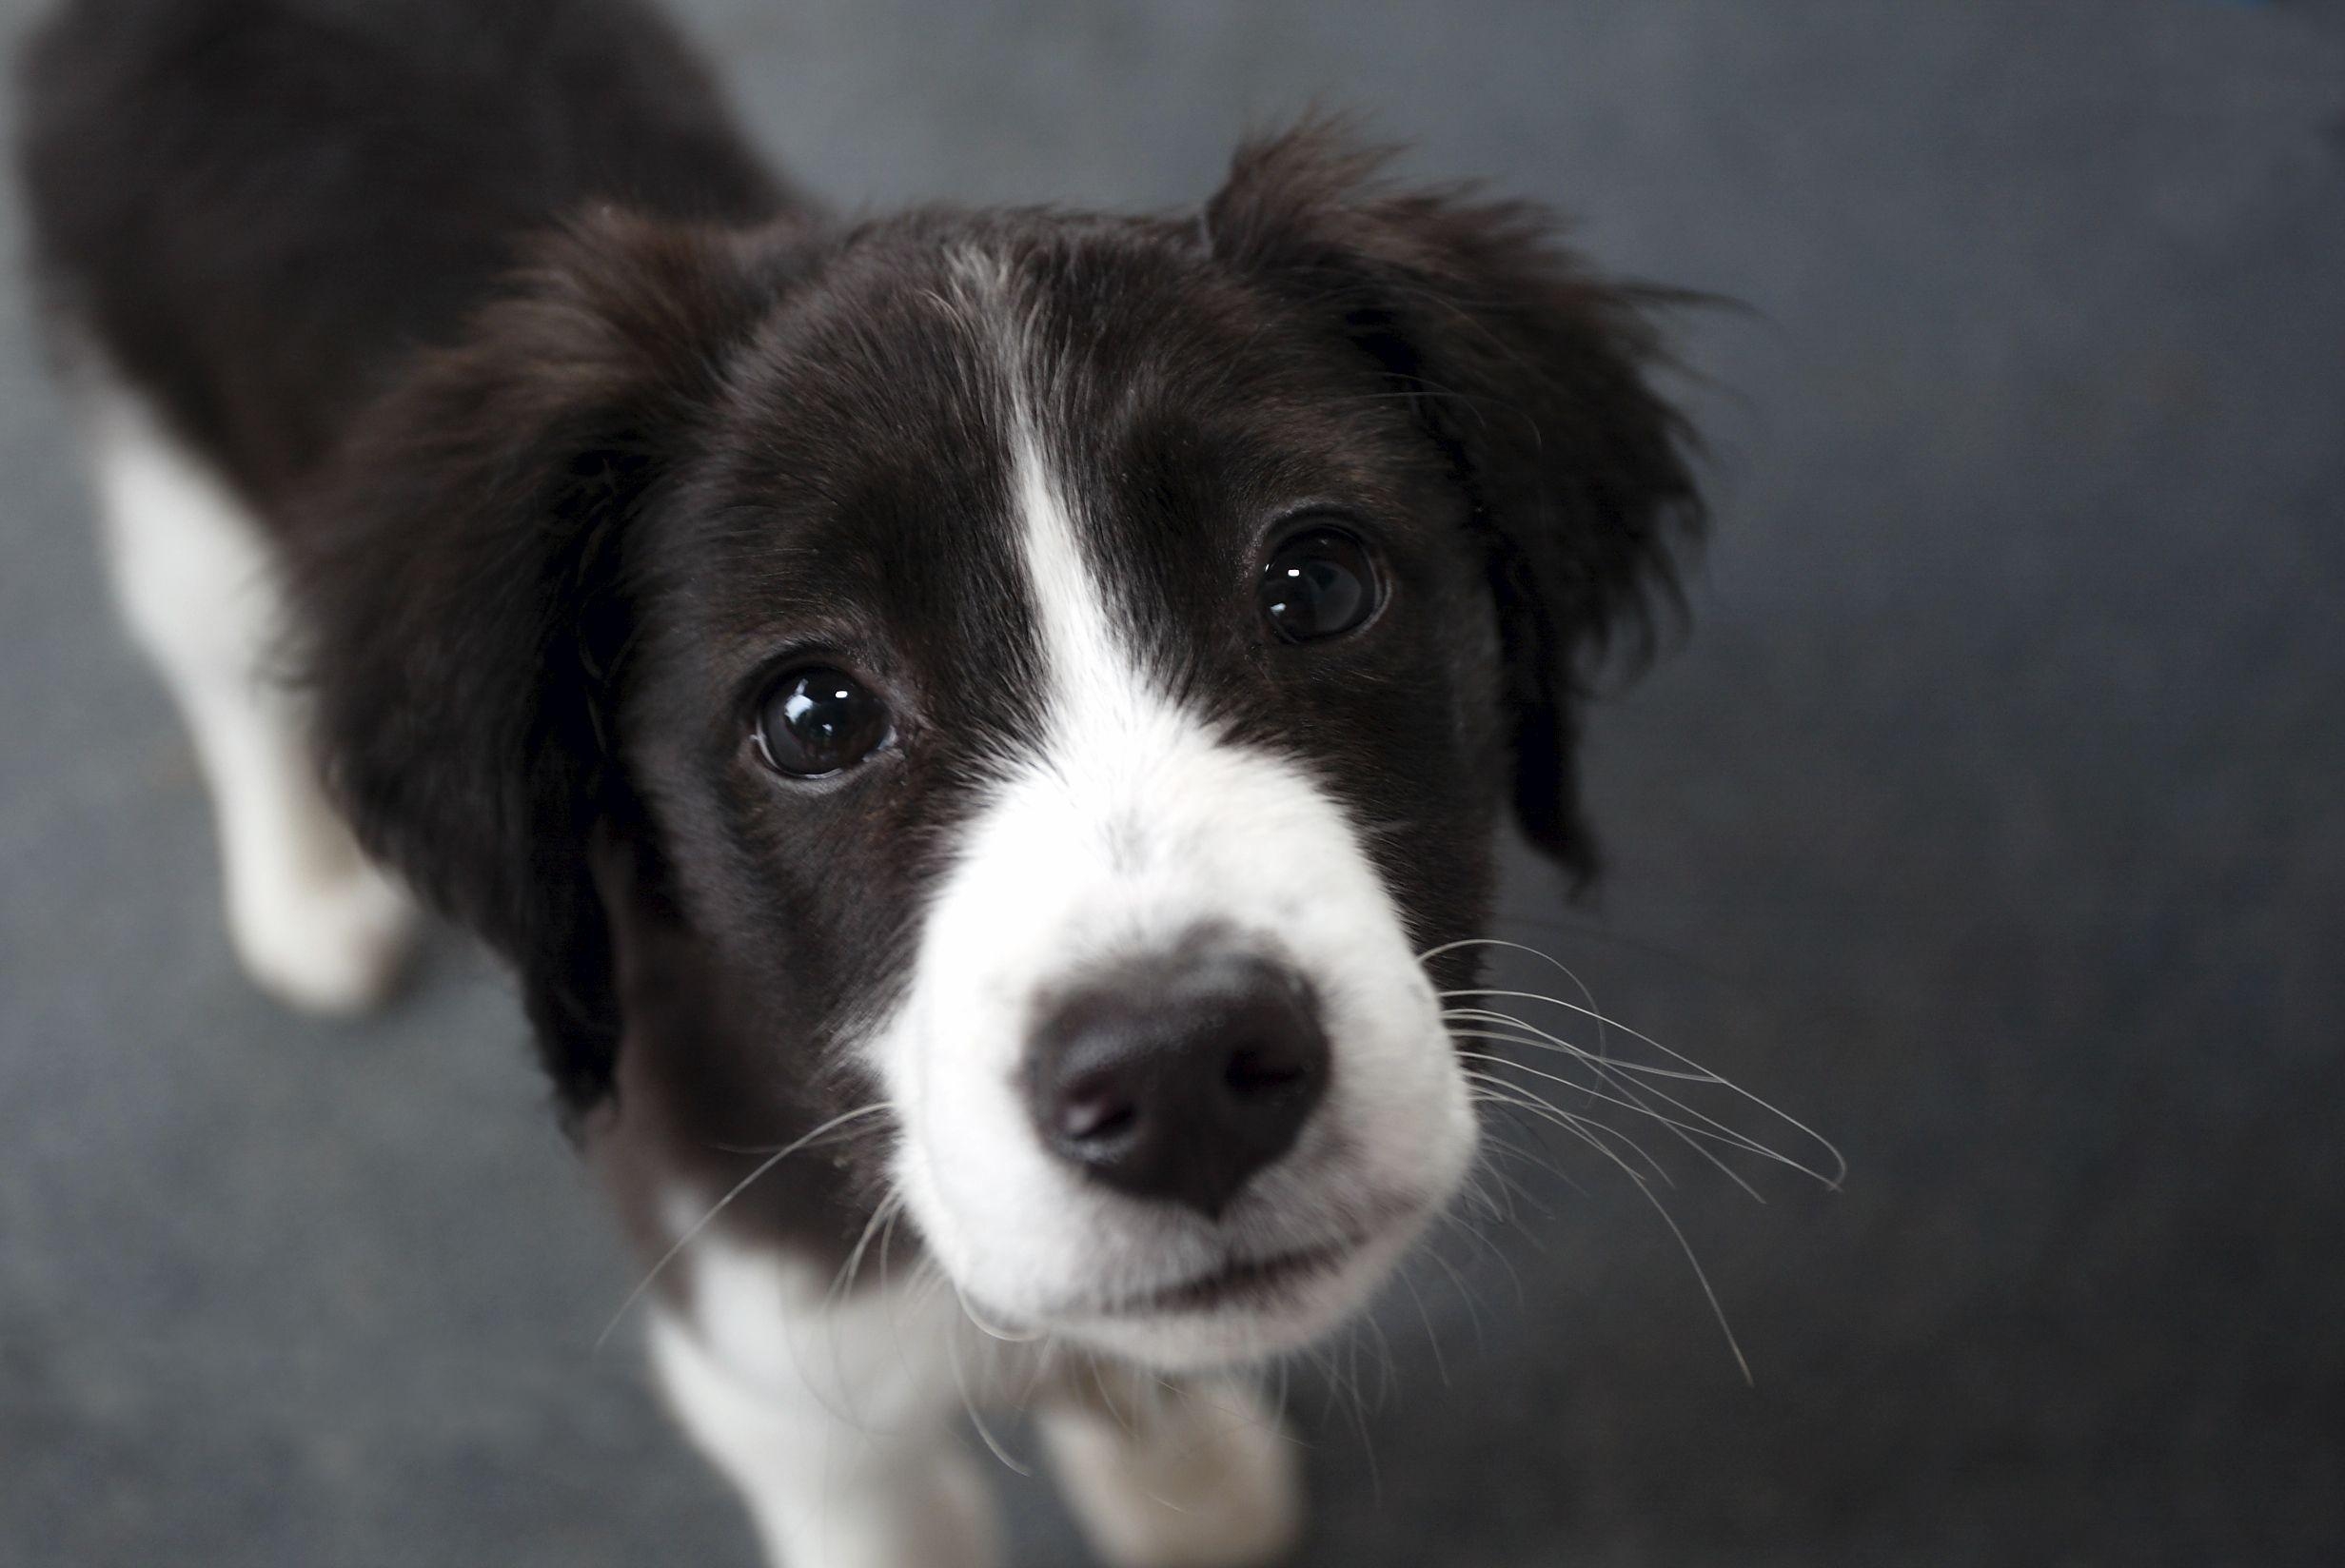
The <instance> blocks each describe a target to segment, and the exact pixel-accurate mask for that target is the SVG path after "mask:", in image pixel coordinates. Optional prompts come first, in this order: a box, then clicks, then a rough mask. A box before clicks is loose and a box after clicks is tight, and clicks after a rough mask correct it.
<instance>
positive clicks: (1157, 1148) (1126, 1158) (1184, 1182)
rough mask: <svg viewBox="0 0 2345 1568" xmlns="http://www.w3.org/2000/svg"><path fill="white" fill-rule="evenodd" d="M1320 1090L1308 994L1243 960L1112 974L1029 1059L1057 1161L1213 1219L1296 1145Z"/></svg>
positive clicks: (1067, 1010) (1322, 1043)
mask: <svg viewBox="0 0 2345 1568" xmlns="http://www.w3.org/2000/svg"><path fill="white" fill-rule="evenodd" d="M1327 1080H1328V1041H1327V1036H1326V1035H1325V1034H1324V1033H1323V1032H1321V1030H1320V1028H1319V1021H1318V1017H1317V1009H1316V1008H1315V1007H1314V1005H1313V1004H1312V1000H1311V996H1310V989H1309V988H1308V987H1307V986H1305V985H1304V983H1303V981H1302V979H1301V977H1300V976H1298V975H1296V974H1294V973H1292V972H1291V971H1290V970H1286V969H1284V968H1282V967H1280V966H1279V965H1276V964H1273V963H1271V962H1269V961H1268V960H1265V959H1263V958H1260V957H1257V956H1254V955H1251V954H1225V953H1212V954H1206V955H1202V956H1200V955H1198V954H1195V953H1190V954H1186V955H1183V956H1179V957H1172V958H1167V959H1165V960H1163V961H1161V962H1156V963H1152V964H1146V965H1137V966H1127V967H1124V968H1119V969H1118V970H1115V971H1114V972H1113V974H1112V975H1106V976H1102V977H1100V978H1099V979H1098V980H1095V981H1094V982H1093V983H1092V984H1091V985H1089V986H1087V987H1086V988H1085V989H1084V990H1081V991H1079V992H1077V993H1076V994H1074V996H1072V997H1069V998H1067V999H1066V1000H1065V1001H1063V1002H1061V1003H1060V1004H1059V1005H1057V1006H1056V1007H1055V1008H1054V1009H1052V1010H1051V1011H1050V1013H1049V1014H1048V1015H1047V1016H1046V1017H1045V1018H1044V1019H1043V1021H1042V1023H1041V1025H1040V1027H1039V1028H1037V1029H1035V1035H1034V1038H1033V1040H1032V1042H1031V1043H1030V1046H1029V1051H1028V1057H1027V1096H1028V1105H1029V1107H1031V1109H1032V1111H1033V1114H1034V1119H1035V1127H1037V1128H1039V1129H1040V1131H1041V1134H1042V1141H1043V1143H1044V1144H1045V1145H1047V1146H1048V1147H1050V1148H1051V1150H1052V1151H1053V1152H1054V1153H1055V1154H1057V1155H1058V1156H1059V1158H1061V1159H1063V1160H1065V1161H1067V1162H1068V1163H1069V1164H1071V1165H1074V1166H1078V1167H1079V1168H1081V1169H1082V1170H1083V1171H1085V1172H1086V1173H1087V1174H1089V1175H1090V1176H1092V1177H1093V1178H1094V1179H1095V1180H1097V1181H1100V1182H1104V1183H1106V1184H1107V1185H1108V1186H1112V1187H1114V1188H1116V1189H1117V1190H1118V1191H1121V1192H1128V1193H1130V1194H1132V1195H1133V1196H1134V1197H1138V1198H1158V1199H1163V1200H1166V1201H1168V1202H1172V1203H1178V1204H1186V1205H1188V1206H1190V1207H1191V1208H1194V1209H1197V1210H1199V1211H1200V1212H1202V1213H1204V1214H1207V1215H1209V1216H1218V1215H1219V1214H1220V1213H1221V1211H1222V1210H1223V1209H1224V1208H1225V1207H1227V1206H1228V1205H1229V1203H1230V1200H1231V1199H1232V1198H1234V1197H1236V1196H1237V1193H1238V1189H1239V1188H1241V1187H1243V1186H1245V1185H1246V1182H1247V1179H1248V1178H1249V1177H1251V1176H1252V1175H1253V1173H1254V1172H1255V1171H1257V1170H1260V1169H1261V1168H1262V1167H1263V1166H1267V1165H1269V1164H1270V1163H1271V1161H1273V1160H1275V1159H1277V1158H1278V1157H1279V1156H1280V1155H1281V1154H1284V1153H1285V1152H1286V1151H1287V1150H1288V1148H1289V1147H1291V1146H1292V1145H1293V1143H1294V1138H1295V1134H1296V1133H1297V1132H1298V1131H1300V1130H1301V1129H1302V1127H1303V1123H1304V1122H1305V1121H1306V1120H1307V1119H1308V1118H1309V1117H1310V1112H1311V1107H1313V1106H1315V1105H1317V1104H1318V1103H1319V1097H1320V1095H1321V1094H1322V1093H1323V1092H1324V1091H1325V1089H1326V1088H1327Z"/></svg>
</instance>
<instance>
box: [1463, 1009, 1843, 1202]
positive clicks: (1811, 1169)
mask: <svg viewBox="0 0 2345 1568" xmlns="http://www.w3.org/2000/svg"><path fill="white" fill-rule="evenodd" d="M1509 994H1514V995H1522V994H1525V993H1522V992H1511V993H1509ZM1530 999H1531V1000H1533V1001H1547V1002H1553V1001H1555V998H1554V997H1551V996H1549V997H1532V998H1530ZM1561 1005H1563V1006H1569V1004H1568V1003H1565V1004H1561ZM1442 1016H1443V1017H1444V1018H1445V1019H1451V1018H1454V1019H1459V1020H1463V1021H1466V1022H1472V1023H1487V1024H1497V1025H1502V1026H1505V1027H1507V1028H1509V1029H1522V1030H1524V1031H1525V1032H1526V1033H1528V1034H1530V1035H1533V1036H1535V1037H1536V1038H1535V1039H1531V1040H1521V1039H1517V1040H1515V1041H1513V1042H1512V1043H1513V1044H1515V1045H1519V1046H1539V1047H1542V1048H1544V1049H1553V1050H1558V1051H1561V1052H1563V1053H1564V1054H1566V1055H1568V1056H1572V1057H1575V1058H1577V1059H1578V1060H1580V1061H1583V1062H1586V1063H1587V1064H1588V1066H1589V1068H1591V1069H1593V1070H1594V1071H1595V1072H1597V1073H1598V1074H1599V1075H1600V1076H1602V1077H1603V1078H1604V1079H1605V1080H1606V1082H1607V1083H1609V1084H1611V1085H1612V1086H1613V1087H1614V1088H1617V1089H1619V1090H1620V1091H1621V1092H1622V1093H1623V1094H1626V1095H1628V1096H1629V1097H1631V1098H1632V1099H1634V1098H1638V1097H1639V1094H1640V1090H1641V1091H1642V1092H1643V1093H1645V1094H1650V1095H1652V1096H1653V1097H1654V1098H1656V1099H1658V1100H1661V1101H1664V1102H1665V1103H1666V1104H1668V1105H1671V1106H1674V1107H1677V1108H1678V1109H1679V1110H1682V1111H1684V1112H1685V1114H1686V1115H1688V1116H1690V1117H1692V1118H1694V1119H1695V1120H1696V1121H1698V1122H1701V1123H1703V1124H1705V1126H1707V1127H1712V1128H1715V1129H1716V1130H1717V1131H1718V1132H1719V1133H1721V1134H1723V1135H1725V1136H1727V1137H1729V1138H1738V1139H1743V1140H1744V1141H1745V1142H1747V1143H1749V1147H1750V1148H1751V1151H1752V1152H1754V1153H1757V1154H1763V1155H1764V1156H1766V1157H1767V1158H1768V1159H1770V1160H1776V1161H1779V1162H1781V1163H1782V1164H1783V1165H1786V1166H1790V1167H1791V1168H1792V1169H1794V1170H1796V1171H1799V1172H1800V1173H1801V1174H1802V1175H1804V1176H1807V1177H1809V1178H1811V1179H1813V1180H1814V1181H1817V1182H1820V1183H1822V1184H1823V1186H1825V1187H1827V1188H1829V1189H1831V1190H1832V1191H1835V1192H1837V1191H1839V1190H1840V1185H1841V1181H1842V1180H1843V1178H1844V1177H1845V1176H1846V1175H1847V1174H1848V1162H1847V1161H1846V1160H1845V1159H1844V1158H1843V1157H1842V1155H1841V1151H1840V1150H1839V1149H1838V1148H1836V1147H1833V1146H1832V1143H1831V1141H1830V1140H1828V1139H1826V1138H1824V1137H1823V1135H1821V1134H1820V1133H1817V1132H1816V1131H1814V1130H1813V1129H1812V1128H1810V1127H1806V1126H1805V1125H1804V1124H1803V1123H1801V1122H1800V1121H1799V1120H1797V1119H1796V1118H1794V1117H1791V1116H1788V1115H1786V1114H1784V1113H1783V1111H1780V1110H1778V1109H1776V1108H1775V1107H1773V1106H1770V1105H1768V1104H1767V1103H1766V1102H1765V1101H1764V1100H1762V1099H1760V1098H1759V1097H1758V1096H1757V1095H1755V1094H1752V1093H1751V1092H1750V1091H1748V1090H1747V1089H1744V1088H1739V1087H1738V1086H1736V1085H1735V1084H1734V1083H1732V1082H1731V1081H1729V1080H1727V1079H1724V1078H1721V1077H1719V1076H1718V1075H1717V1074H1716V1073H1714V1072H1710V1071H1708V1070H1707V1069H1706V1068H1705V1069H1704V1070H1703V1071H1702V1073H1701V1075H1700V1076H1699V1077H1694V1076H1691V1075H1689V1074H1685V1073H1679V1072H1673V1071H1670V1070H1668V1069H1666V1068H1652V1067H1646V1066H1643V1065H1641V1064H1637V1063H1631V1062H1623V1061H1620V1060H1618V1059H1617V1058H1605V1059H1599V1058H1597V1057H1595V1056H1593V1055H1591V1054H1590V1053H1589V1052H1588V1051H1587V1050H1586V1049H1585V1048H1583V1047H1580V1046H1576V1045H1574V1044H1572V1043H1571V1042H1570V1041H1568V1040H1567V1039H1565V1038H1563V1037H1562V1036H1561V1035H1557V1034H1551V1033H1549V1032H1548V1031H1547V1030H1546V1029H1540V1028H1539V1027H1538V1026H1537V1025H1535V1024H1527V1023H1525V1022H1524V1021H1523V1020H1522V1019H1520V1018H1516V1017H1514V1016H1512V1015H1510V1014H1508V1013H1503V1012H1496V1011H1493V1010H1490V1009H1482V1008H1459V1009H1450V1010H1448V1011H1446V1012H1444V1013H1443V1014H1442ZM1452 1032H1453V1033H1454V1032H1457V1031H1455V1030H1452ZM1632 1032H1633V1031H1632ZM1640 1038H1641V1037H1640ZM1663 1049H1665V1048H1663ZM1671 1054H1673V1055H1674V1054H1675V1053H1674V1052H1672V1053H1671ZM1678 1060H1680V1061H1685V1060H1687V1058H1685V1057H1682V1056H1681V1057H1679V1058H1678ZM1694 1065H1695V1066H1697V1067H1699V1066H1700V1064H1698V1063H1697V1064H1694ZM1621 1069H1626V1070H1628V1071H1634V1072H1643V1073H1645V1074H1646V1075H1648V1076H1652V1077H1661V1078H1684V1079H1686V1080H1687V1081H1689V1082H1693V1083H1701V1084H1714V1085H1716V1086H1717V1087H1719V1088H1724V1089H1726V1090H1728V1091H1730V1092H1732V1093H1734V1094H1738V1095H1740V1096H1742V1097H1743V1098H1744V1099H1745V1100H1748V1101H1749V1102H1750V1103H1751V1104H1753V1105H1755V1106H1757V1107H1760V1108H1761V1109H1763V1110H1764V1111H1766V1112H1767V1113H1768V1114H1769V1115H1771V1116H1773V1117H1775V1118H1776V1119H1777V1120H1778V1121H1781V1122H1783V1124H1784V1125H1785V1126H1787V1127H1791V1128H1793V1129H1794V1130H1795V1131H1798V1132H1800V1133H1802V1134H1803V1135H1804V1136H1805V1137H1807V1138H1808V1139H1810V1140H1812V1141H1813V1142H1814V1143H1816V1144H1817V1145H1818V1146H1819V1147H1822V1148H1823V1151H1824V1152H1825V1153H1827V1154H1829V1155H1831V1156H1832V1161H1833V1166H1834V1171H1835V1174H1832V1175H1826V1174H1825V1173H1824V1172H1823V1171H1821V1170H1818V1169H1817V1168H1816V1167H1815V1166H1810V1165H1807V1164H1804V1163H1803V1162H1802V1161H1799V1160H1795V1159H1793V1158H1791V1157H1790V1156H1789V1155H1787V1154H1783V1153H1781V1152H1779V1151H1778V1150H1776V1149H1773V1148H1769V1147H1766V1146H1764V1145H1763V1144H1759V1143H1756V1142H1752V1141H1750V1139H1749V1134H1747V1133H1744V1132H1742V1131H1741V1130H1740V1129H1738V1128H1735V1127H1730V1126H1728V1125H1727V1124H1726V1123H1724V1122H1722V1121H1720V1120H1719V1119H1718V1118H1717V1117H1715V1116H1712V1115H1710V1114H1709V1113H1708V1112H1707V1111H1705V1110H1703V1109H1702V1108H1701V1107H1698V1106H1691V1105H1688V1104H1686V1103H1685V1101H1683V1100H1681V1099H1679V1098H1677V1096H1675V1095H1673V1094H1671V1093H1669V1092H1668V1091H1667V1090H1666V1089H1663V1088H1656V1087H1654V1086H1652V1085H1650V1084H1643V1085H1639V1086H1635V1087H1632V1086H1630V1085H1629V1084H1628V1083H1627V1082H1626V1081H1624V1080H1622V1079H1619V1078H1615V1077H1613V1076H1612V1074H1613V1072H1614V1071H1616V1070H1621ZM1573 1087H1575V1088H1581V1089H1582V1092H1584V1093H1591V1094H1592V1093H1594V1092H1595V1091H1594V1090H1593V1089H1587V1088H1585V1086H1577V1085H1575V1086H1573ZM1640 1108H1643V1109H1645V1110H1646V1111H1648V1113H1651V1114H1654V1115H1658V1114H1659V1113H1658V1112H1653V1111H1651V1107H1643V1106H1641V1107H1640Z"/></svg>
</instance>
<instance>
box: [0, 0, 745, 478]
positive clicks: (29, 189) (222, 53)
mask: <svg viewBox="0 0 2345 1568" xmlns="http://www.w3.org/2000/svg"><path fill="white" fill-rule="evenodd" d="M21 72H22V81H23V99H24V103H25V105H26V110H25V121H24V125H23V127H22V135H21V138H20V143H19V146H20V156H21V159H22V172H23V177H24V185H25V188H26V193H27V202H28V206H29V209H30V217H31V220H32V229H33V237H34V238H33V244H34V262H35V266H36V268H37V270H38V272H39V274H40V276H41V277H42V279H43V282H44V284H45V286H46V287H47V289H48V290H49V294H50V296H51V301H52V307H53V309H52V314H54V315H57V316H61V317H62V318H63V319H64V321H65V323H67V330H68V332H69V333H70V334H71V335H72V338H73V340H74V341H71V342H69V345H68V347H69V358H73V357H79V356H82V355H93V356H94V357H95V359H96V360H97V362H98V364H97V367H96V368H97V369H98V371H99V372H100V373H101V374H102V375H104V376H105V377H106V378H107V379H108V380H109V381H112V382H120V383H128V384H130V385H134V386H135V387H136V388H137V389H138V391H139V392H140V393H141V394H143V395H144V396H145V397H147V398H148V399H149V400H151V401H152V402H153V403H154V404H155V405H156V411H157V413H158V414H159V415H160V416H161V417H162V419H163V421H164V422H165V423H166V424H168V426H169V427H170V428H171V430H172V431H173V432H174V433H175V434H176V435H178V436H179V437H180V438H181V439H183V440H185V441H188V442H190V443H191V444H192V445H194V446H195V447H197V448H198V449H200V450H201V451H202V452H203V454H204V455H205V456H206V457H207V459H208V460H209V461H212V462H214V463H215V464H217V465H218V466H219V468H220V469H221V470H222V472H223V473H224V475H225V476H226V477H227V479H228V480H230V481H231V482H232V483H234V484H235V485H236V486H237V487H238V488H239V489H241V490H242V491H243V492H244V493H245V495H246V499H247V500H252V501H254V502H255V503H257V504H258V505H259V506H260V508H261V510H262V511H263V513H264V514H267V513H268V512H270V511H271V510H272V508H271V506H270V502H271V500H273V499H274V498H275V497H276V496H277V495H278V494H279V493H280V492H281V491H282V490H283V489H284V488H285V487H286V485H287V484H289V483H291V482H294V481H296V480H299V479H300V478H301V476H302V475H303V474H304V473H305V471H306V470H307V469H308V468H310V467H311V466H312V465H313V464H314V463H315V462H316V461H318V459H319V458H320V457H321V456H322V455H323V453H324V452H325V449H326V448H327V446H328V445H329V444H330V443H331V441H333V439H334V438H335V436H336V434H337V433H338V432H339V431H340V430H342V429H343V428H345V426H346V424H347V423H348V421H349V420H350V419H351V417H352V416H353V415H354V414H355V413H356V412H357V410H358V408H359V407H360V406H361V405H362V404H363V403H364V402H365V401H366V400H367V399H368V398H369V397H370V396H371V395H372V394H373V393H374V392H375V391H376V390H378V389H379V387H380V386H381V385H382V383H383V382H384V379H385V373H386V370H387V368H388V366H389V365H390V364H391V363H394V362H395V361H396V359H397V357H398V356H399V355H400V354H401V353H403V352H404V351H405V350H407V349H410V348H412V347H415V346H418V345H424V344H429V343H436V342H441V341H443V340H445V339H446V338H448V337H449V336H451V335H452V334H453V333H454V331H455V330H456V328H457V326H458V324H459V323H460V322H461V319H462V318H463V315H464V314H465V312H466V311H467V310H468V309H469V308H470V307H471V306H473V305H474V304H477V303H478V302H479V301H480V300H481V299H482V297H483V294H484V293H485V292H486V291H487V290H488V288H489V287H490V286H491V285H492V284H493V283H494V281H495V280H496V278H497V277H498V276H499V275H500V274H501V273H502V272H503V271H504V270H506V269H508V268H510V267H511V266H513V265H515V264H516V263H517V261H518V260H519V258H520V252H519V250H518V248H517V243H518V242H519V241H520V240H521V239H522V238H523V237H524V236H525V235H527V234H528V233H529V232H530V231H532V230H533V229H537V228H540V227H542V226H543V225H547V224H549V223H553V222H557V221H559V220H560V219H561V218H562V216H563V215H564V214H567V213H571V212H575V211H578V210H581V209H582V208H584V207H585V206H589V205H590V204H594V203H597V202H604V201H607V202H612V203H615V204H618V205H621V206H627V207H629V208H632V209H634V210H638V211H641V212H644V213H646V214H649V215H653V216H659V217H669V218H679V219H707V220H711V221H721V222H732V223H739V222H744V221H755V220H756V219H758V218H759V217H761V216H763V215H765V214H767V213H769V212H771V211H773V210H774V209H775V208H776V207H777V206H779V205H780V204H781V202H782V199H783V198H782V195H781V192H780V190H779V188H778V186H777V185H776V183H775V182H774V181H773V179H772V178H771V177H770V176H769V175H768V174H767V173H766V172H765V171H764V170H763V169H761V168H760V167H759V165H758V163H757V162H756V160H755V159H754V158H753V157H752V156H751V155H750V154H749V152H748V150H747V148H746V147H745V145H744V144H743V142H742V141H741V139H740V138H739V136H738V135H737V134H736V132H735V131H734V129H733V127H732V126H731V124H730V123H729V121H728V118H727V116H726V114H725V112H724V110H723V108H722V107H721V106H720V104H719V101H718V99H717V97H716V95H715V93H714V92H713V91H712V90H711V88H710V85H709V83H708V82H707V80H706V79H705V76H704V74H703V73H702V71H701V70H700V67H699V65H698V64H697V62H695V61H694V60H693V59H692V58H691V57H690V56H689V54H688V53H687V52H686V51H685V50H684V49H683V48H682V47H681V45H680V41H679V40H678V39H677V38H676V37H675V36H674V34H673V33H672V32H671V31H670V30H669V29H668V28H667V27H666V26H665V25H664V23H662V22H661V21H660V18H658V17H657V16H656V15H655V14H654V13H652V12H651V11H649V10H647V9H645V8H643V7H641V6H638V5H633V4H628V3H624V0H496V3H495V4H473V3H466V0H76V3H73V4H69V5H68V6H66V7H65V8H64V10H62V12H61V13H60V14H59V15H58V16H56V17H55V18H54V19H53V20H52V21H50V22H49V24H48V25H47V26H46V27H45V28H44V29H42V30H41V32H40V33H39V34H38V35H36V37H35V38H34V39H33V40H32V42H31V43H30V46H29V48H28V49H27V51H26V53H25V55H24V57H23V60H22V63H21Z"/></svg>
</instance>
